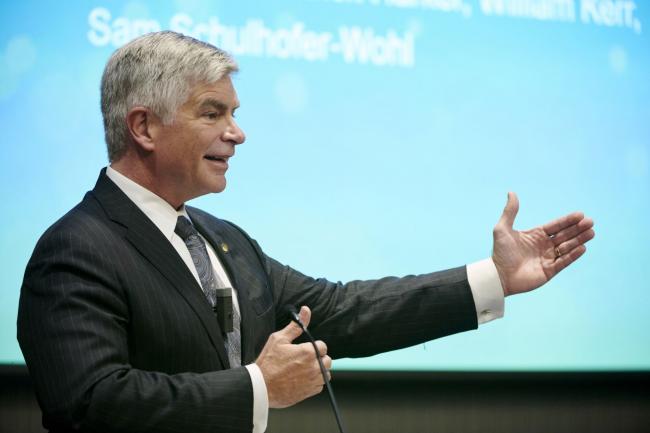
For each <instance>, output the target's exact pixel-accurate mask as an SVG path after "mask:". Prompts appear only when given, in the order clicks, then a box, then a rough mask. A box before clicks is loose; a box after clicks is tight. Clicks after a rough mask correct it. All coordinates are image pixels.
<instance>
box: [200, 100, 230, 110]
mask: <svg viewBox="0 0 650 433" xmlns="http://www.w3.org/2000/svg"><path fill="white" fill-rule="evenodd" d="M199 108H200V109H205V108H214V109H215V110H217V111H228V104H226V103H225V102H223V101H220V100H218V99H216V98H206V99H204V100H203V101H201V104H200V105H199ZM238 108H239V103H238V104H237V105H235V106H234V107H232V111H235V110H236V109H238Z"/></svg>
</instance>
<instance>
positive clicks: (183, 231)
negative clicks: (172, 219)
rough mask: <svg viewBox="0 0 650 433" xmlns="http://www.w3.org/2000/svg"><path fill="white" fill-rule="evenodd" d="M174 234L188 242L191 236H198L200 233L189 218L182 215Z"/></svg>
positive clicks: (177, 221)
mask: <svg viewBox="0 0 650 433" xmlns="http://www.w3.org/2000/svg"><path fill="white" fill-rule="evenodd" d="M174 232H175V233H176V234H177V235H178V236H180V237H181V239H183V240H184V241H186V240H187V239H188V238H189V237H190V236H197V235H198V232H197V231H196V229H195V228H194V226H193V225H192V223H191V222H190V220H189V219H187V217H185V216H183V215H180V216H179V217H178V219H177V220H176V227H175V228H174Z"/></svg>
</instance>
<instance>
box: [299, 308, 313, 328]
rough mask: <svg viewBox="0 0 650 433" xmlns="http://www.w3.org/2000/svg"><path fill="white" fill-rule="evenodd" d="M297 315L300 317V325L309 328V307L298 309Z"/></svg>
mask: <svg viewBox="0 0 650 433" xmlns="http://www.w3.org/2000/svg"><path fill="white" fill-rule="evenodd" d="M298 315H299V316H300V321H301V322H302V324H303V325H305V328H307V327H309V322H310V321H311V310H310V309H309V307H308V306H306V305H303V306H302V307H300V311H299V312H298Z"/></svg>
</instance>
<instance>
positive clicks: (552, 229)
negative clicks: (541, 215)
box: [542, 212, 585, 236]
mask: <svg viewBox="0 0 650 433" xmlns="http://www.w3.org/2000/svg"><path fill="white" fill-rule="evenodd" d="M584 217H585V215H584V214H583V213H582V212H573V213H570V214H569V215H565V216H563V217H561V218H558V219H556V220H553V221H551V222H549V223H546V224H544V225H543V226H542V228H543V229H544V231H545V232H546V234H547V235H548V236H555V235H557V234H558V233H559V232H560V231H561V230H563V229H565V228H567V227H571V226H572V225H574V224H577V223H578V222H580V220H582V219H583V218H584Z"/></svg>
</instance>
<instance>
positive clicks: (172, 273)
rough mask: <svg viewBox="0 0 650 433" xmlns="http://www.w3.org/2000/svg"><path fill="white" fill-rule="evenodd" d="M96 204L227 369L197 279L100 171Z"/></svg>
mask: <svg viewBox="0 0 650 433" xmlns="http://www.w3.org/2000/svg"><path fill="white" fill-rule="evenodd" d="M93 193H94V195H95V197H96V198H97V200H98V201H99V202H100V203H101V204H102V207H103V208H104V210H105V211H106V213H107V214H108V216H109V218H111V219H112V220H113V221H115V222H117V223H119V224H121V225H123V226H125V227H126V228H127V232H126V239H127V240H128V241H129V242H131V244H132V245H133V246H134V247H135V248H136V249H137V250H138V251H139V252H140V253H141V254H142V255H143V256H144V257H145V258H147V260H148V261H149V262H150V263H151V265H152V266H153V267H154V268H156V269H157V270H158V271H159V272H160V273H161V274H162V275H163V276H164V277H165V278H166V279H167V280H168V281H169V282H170V283H171V284H172V285H173V286H174V288H175V289H176V290H177V291H178V292H179V293H180V295H181V296H182V297H183V298H184V299H185V301H186V302H187V303H188V304H189V305H190V307H191V308H192V310H194V312H195V313H196V314H197V315H198V316H199V319H200V320H201V322H202V323H203V327H204V328H205V330H206V332H207V333H208V335H209V337H210V340H211V342H212V344H213V346H214V348H215V349H216V351H217V353H218V354H219V358H220V360H221V363H222V365H223V367H224V368H229V362H228V356H227V354H226V350H225V346H224V340H223V337H222V336H221V330H220V329H219V324H218V322H217V320H216V318H215V316H214V313H213V311H212V308H211V307H210V306H209V304H208V303H207V302H206V299H205V296H204V295H203V291H202V290H201V288H200V286H199V285H198V283H197V282H196V279H195V278H194V276H193V275H192V273H191V272H190V270H189V269H187V266H186V265H185V262H183V260H182V259H181V257H180V256H179V255H178V253H177V252H176V250H175V249H174V247H173V246H172V245H171V243H170V242H169V241H168V240H167V239H165V237H164V236H163V234H162V233H161V232H160V230H158V228H157V227H156V226H155V224H154V223H153V222H151V220H150V219H149V218H147V216H146V215H145V214H144V213H142V211H141V210H140V209H139V208H138V207H137V206H136V205H135V204H134V203H133V202H132V201H131V200H130V199H129V198H128V197H127V196H126V195H125V194H124V193H123V192H122V191H121V190H120V189H119V188H118V187H117V186H116V185H115V184H114V183H113V182H112V181H111V180H110V179H108V177H107V176H106V174H105V170H102V172H101V174H100V176H99V180H98V181H97V185H96V186H95V189H94V190H93Z"/></svg>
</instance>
